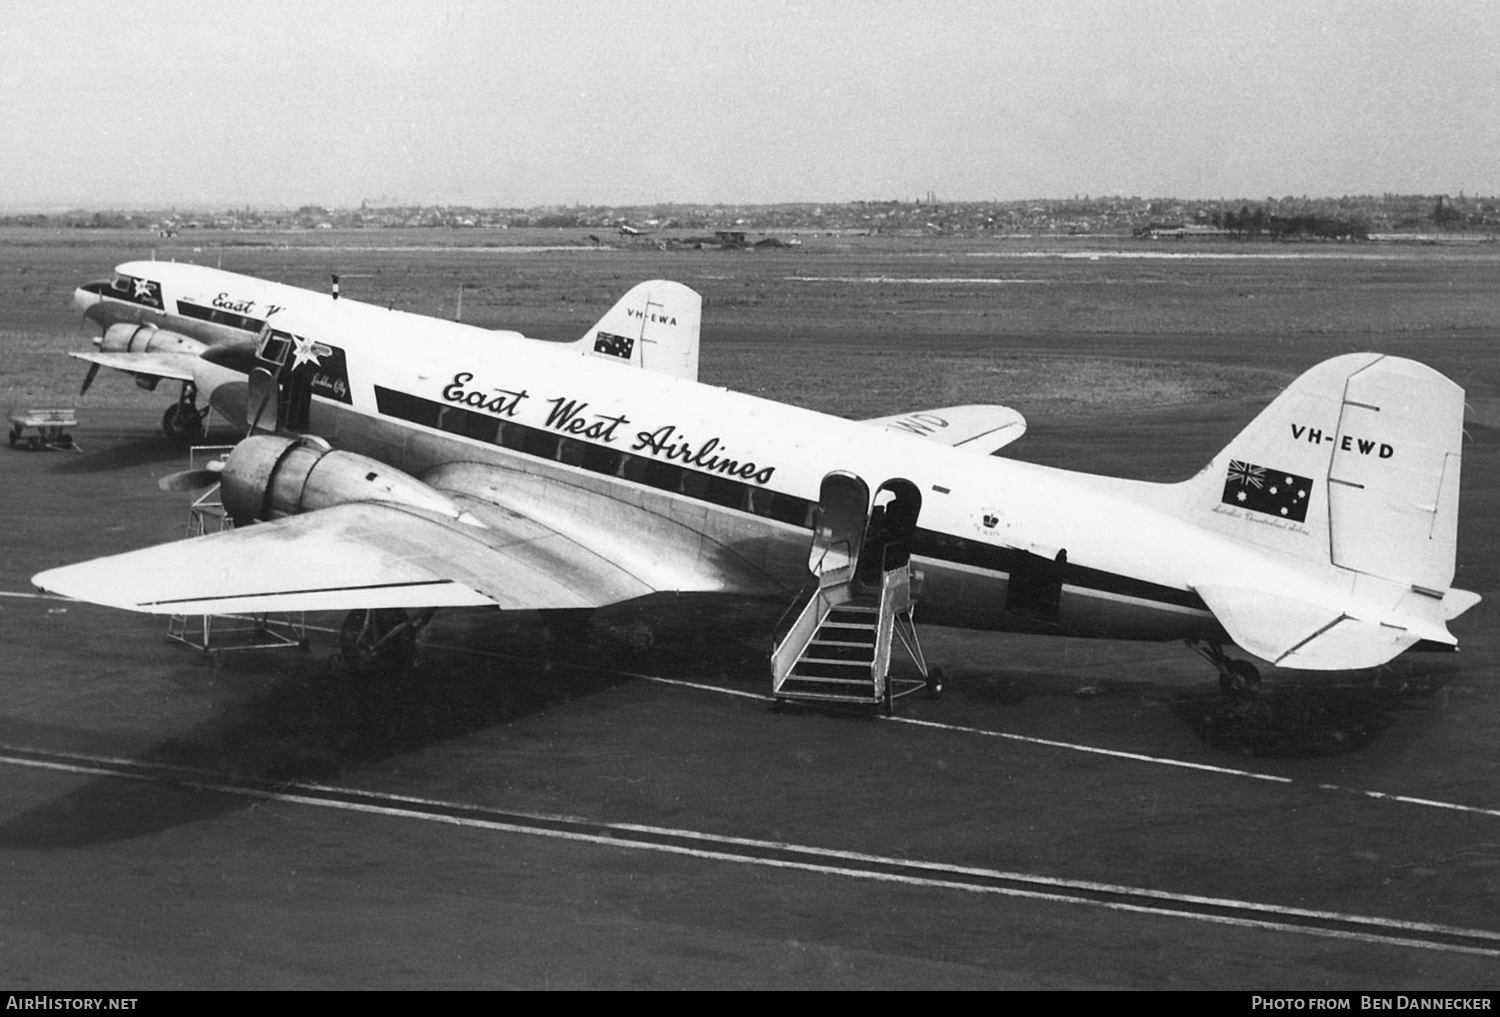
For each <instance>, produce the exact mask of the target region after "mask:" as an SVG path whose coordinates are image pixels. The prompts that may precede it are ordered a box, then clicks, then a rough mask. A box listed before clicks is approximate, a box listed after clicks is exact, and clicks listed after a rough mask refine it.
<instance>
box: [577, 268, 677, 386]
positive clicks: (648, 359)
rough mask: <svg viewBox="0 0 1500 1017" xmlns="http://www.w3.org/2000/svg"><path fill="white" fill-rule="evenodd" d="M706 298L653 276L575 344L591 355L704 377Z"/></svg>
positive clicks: (648, 368) (621, 299)
mask: <svg viewBox="0 0 1500 1017" xmlns="http://www.w3.org/2000/svg"><path fill="white" fill-rule="evenodd" d="M702 320H703V298H702V297H701V296H699V295H698V293H697V292H695V291H694V290H691V289H689V288H688V287H686V286H684V285H682V284H681V283H675V282H667V281H666V280H663V279H653V280H651V281H650V282H643V283H641V284H639V285H638V286H636V287H634V288H633V289H631V291H630V292H629V293H627V294H625V296H623V297H621V298H620V302H619V303H617V304H615V306H614V307H612V308H610V309H609V313H608V314H606V315H605V316H604V317H602V318H600V319H599V323H598V324H597V325H595V326H594V327H593V328H591V329H589V330H588V332H586V333H585V334H584V337H583V338H582V339H580V340H578V341H577V342H575V343H573V344H572V346H573V347H574V348H575V349H577V350H579V351H580V352H581V353H583V354H584V355H585V356H590V357H598V358H599V359H601V360H608V361H611V362H613V363H617V364H630V365H633V366H635V367H639V368H642V369H644V370H647V371H656V372H657V373H659V374H667V375H671V376H672V377H674V378H685V379H687V380H688V381H697V380H698V330H699V326H700V325H701V323H702Z"/></svg>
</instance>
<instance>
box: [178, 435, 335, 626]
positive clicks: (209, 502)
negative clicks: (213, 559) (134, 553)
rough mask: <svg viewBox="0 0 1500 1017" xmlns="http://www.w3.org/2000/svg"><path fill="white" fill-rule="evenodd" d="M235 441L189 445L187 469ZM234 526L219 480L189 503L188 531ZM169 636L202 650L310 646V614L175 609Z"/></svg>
mask: <svg viewBox="0 0 1500 1017" xmlns="http://www.w3.org/2000/svg"><path fill="white" fill-rule="evenodd" d="M233 448H234V446H233V445H194V446H193V447H192V448H190V449H189V450H188V469H189V470H201V469H205V468H207V466H208V464H209V463H211V462H213V461H215V460H217V459H220V458H222V457H223V456H224V455H225V454H227V453H228V452H229V451H230V450H231V449H233ZM233 528H234V520H233V519H232V518H230V516H229V513H228V512H227V511H226V510H225V508H224V502H223V499H222V498H221V497H220V493H219V485H218V484H214V485H213V486H212V487H210V488H208V489H207V490H205V491H203V492H201V493H199V494H198V495H197V496H196V497H195V498H194V499H193V501H192V504H191V505H190V506H189V507H188V523H187V535H188V536H189V537H201V536H205V535H207V534H210V533H220V532H222V531H224V530H231V529H233ZM167 638H168V639H170V640H172V641H174V642H178V643H182V644H183V645H185V646H191V647H192V648H193V649H195V650H201V651H203V652H204V653H227V652H230V651H234V650H267V649H278V648H281V647H287V646H296V647H301V648H305V647H306V646H307V623H306V615H305V614H304V613H303V612H301V611H297V612H268V613H265V614H250V615H209V614H205V615H188V614H175V615H173V616H172V618H171V620H170V621H169V622H168V623H167Z"/></svg>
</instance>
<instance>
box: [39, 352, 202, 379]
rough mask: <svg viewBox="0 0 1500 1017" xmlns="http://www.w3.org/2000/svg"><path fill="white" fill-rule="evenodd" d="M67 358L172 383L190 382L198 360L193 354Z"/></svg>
mask: <svg viewBox="0 0 1500 1017" xmlns="http://www.w3.org/2000/svg"><path fill="white" fill-rule="evenodd" d="M68 356H70V357H77V358H78V359H79V360H87V361H88V362H89V363H91V364H99V365H101V366H103V367H112V368H114V369H115V370H117V371H129V372H130V373H131V374H147V375H150V376H152V377H154V378H169V379H171V380H173V381H192V380H193V365H194V364H195V363H197V362H198V360H199V357H198V355H197V354H195V353H69V354H68Z"/></svg>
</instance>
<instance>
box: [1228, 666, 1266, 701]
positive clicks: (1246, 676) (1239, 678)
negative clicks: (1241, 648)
mask: <svg viewBox="0 0 1500 1017" xmlns="http://www.w3.org/2000/svg"><path fill="white" fill-rule="evenodd" d="M1219 688H1221V689H1223V690H1224V694H1225V695H1228V696H1233V697H1234V698H1235V699H1254V698H1255V697H1256V696H1257V695H1258V694H1259V693H1260V672H1259V671H1257V670H1256V668H1255V665H1254V664H1252V663H1250V662H1249V661H1248V660H1229V661H1225V663H1224V669H1223V670H1222V671H1221V672H1219Z"/></svg>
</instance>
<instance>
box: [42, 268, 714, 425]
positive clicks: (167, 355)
mask: <svg viewBox="0 0 1500 1017" xmlns="http://www.w3.org/2000/svg"><path fill="white" fill-rule="evenodd" d="M337 299H338V276H334V277H333V291H332V296H331V297H330V295H329V294H324V293H316V292H314V291H312V290H306V289H302V288H301V287H298V286H288V285H285V284H284V283H277V282H270V281H268V280H265V279H257V278H255V277H254V276H246V275H239V274H237V273H234V272H225V271H223V270H221V269H216V268H207V267H204V266H202V265H189V264H181V263H178V262H165V261H131V262H126V263H125V264H122V265H119V266H118V267H116V269H115V274H114V276H113V278H110V279H102V280H98V281H96V282H89V283H85V284H83V285H82V286H79V287H78V288H77V289H76V290H74V291H73V303H74V304H75V305H76V306H77V307H78V308H79V310H81V311H82V312H83V316H84V318H85V319H87V320H88V321H91V322H93V323H94V324H96V325H97V326H99V328H100V329H101V330H102V333H101V335H100V336H99V337H98V338H96V339H95V340H94V345H95V346H97V347H98V349H97V350H95V351H91V352H87V353H74V354H72V356H74V357H77V358H78V359H80V360H86V361H89V362H90V364H89V370H88V374H87V375H86V376H85V378H84V381H83V389H82V391H81V392H80V393H79V394H80V395H81V394H83V393H86V392H88V390H89V386H90V385H92V384H93V382H94V377H95V376H96V375H97V374H98V373H99V368H100V367H110V368H114V369H116V370H120V371H126V372H128V373H130V374H132V375H134V377H135V379H136V384H137V385H139V386H141V387H142V388H145V389H148V390H154V389H155V388H156V386H157V384H158V383H159V382H160V381H161V380H162V379H168V380H172V381H178V382H181V383H182V388H181V390H180V394H179V396H178V399H177V402H176V403H174V404H173V405H171V406H169V407H167V410H166V412H165V413H164V414H163V415H162V431H163V432H164V433H165V434H166V435H167V436H168V437H173V438H180V437H187V436H192V435H198V434H201V433H202V429H203V426H204V422H205V416H206V412H205V409H204V408H202V407H200V406H199V405H198V399H199V397H200V396H202V397H204V398H207V396H208V394H209V393H208V391H207V390H206V389H204V390H201V391H200V387H199V385H198V384H197V381H196V380H195V374H194V372H195V370H198V371H200V373H201V370H202V365H199V364H195V361H198V360H200V359H201V360H207V361H210V362H211V363H214V364H218V365H221V366H224V367H228V368H231V369H233V370H234V371H236V372H237V373H238V374H240V375H244V374H245V373H246V372H248V371H249V370H251V368H253V367H254V366H255V355H256V350H257V348H258V346H259V341H260V333H261V331H262V330H263V329H264V328H265V326H266V322H267V320H269V319H270V318H271V316H272V315H275V314H277V313H279V312H282V311H292V312H302V311H308V310H315V309H316V308H318V307H321V306H322V305H324V304H328V303H331V302H332V300H337ZM340 303H341V305H342V306H343V307H344V308H346V313H348V314H350V315H354V314H362V315H366V316H372V315H374V316H378V315H386V314H390V315H398V316H403V317H409V316H407V315H406V313H405V312H402V311H392V310H387V309H384V308H380V307H377V306H375V305H373V304H365V303H360V302H359V301H354V300H343V301H340ZM649 310H650V308H649V286H647V285H645V284H643V286H640V287H636V288H635V289H633V290H631V292H630V293H628V294H626V296H625V297H623V298H622V299H621V300H620V301H619V303H617V304H616V305H615V307H614V308H613V309H612V310H611V311H610V313H609V314H607V315H605V317H604V318H603V319H601V320H600V322H599V323H598V324H597V325H595V326H594V328H592V329H590V330H589V332H588V333H586V334H585V335H584V337H583V338H582V339H580V340H578V341H577V342H576V343H573V344H571V345H572V346H573V347H575V348H582V349H583V350H585V351H587V352H589V353H590V354H592V355H595V356H599V357H601V358H604V359H609V360H613V361H614V362H617V363H618V362H619V360H620V358H619V357H618V356H617V355H616V354H614V353H612V352H611V347H610V344H609V341H608V340H607V339H605V340H601V339H600V336H601V335H604V336H612V335H614V334H617V333H621V332H627V333H628V330H629V327H630V326H631V324H632V321H633V320H634V319H639V318H640V317H641V316H642V315H644V314H647V313H649ZM679 310H680V311H681V315H680V318H681V327H679V328H678V329H677V330H675V331H674V335H673V337H672V338H673V340H675V341H676V342H678V343H679V346H678V347H675V348H671V349H669V348H667V347H662V346H653V345H650V344H641V345H640V346H639V347H638V348H637V350H636V351H635V362H636V366H648V367H650V368H651V369H653V370H669V371H675V372H678V373H679V374H680V375H681V376H683V377H690V378H693V379H696V378H697V344H698V333H697V328H698V325H697V322H698V317H697V315H696V314H693V315H691V316H690V315H689V314H688V310H689V309H688V308H686V307H682V308H680V309H679ZM689 317H691V322H692V324H691V326H689ZM504 334H506V335H509V336H514V337H516V338H522V337H521V335H520V333H518V332H506V333H504ZM644 356H651V357H654V361H653V362H651V363H649V364H648V363H644V362H643V361H642V357H644ZM627 359H628V358H627ZM210 374H211V375H212V376H213V377H214V378H221V377H224V376H222V375H219V374H215V373H213V372H210Z"/></svg>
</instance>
